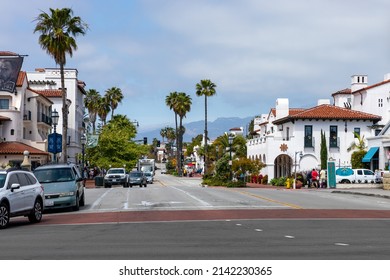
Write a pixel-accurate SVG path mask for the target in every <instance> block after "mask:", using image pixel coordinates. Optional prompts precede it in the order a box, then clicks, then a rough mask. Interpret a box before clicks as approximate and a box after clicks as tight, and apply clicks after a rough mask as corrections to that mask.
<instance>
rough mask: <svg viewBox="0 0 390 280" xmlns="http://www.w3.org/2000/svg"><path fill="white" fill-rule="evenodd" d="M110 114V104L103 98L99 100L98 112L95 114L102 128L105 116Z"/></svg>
mask: <svg viewBox="0 0 390 280" xmlns="http://www.w3.org/2000/svg"><path fill="white" fill-rule="evenodd" d="M109 112H110V104H109V103H108V101H107V97H106V96H103V97H102V98H100V100H99V105H98V110H97V114H98V116H99V118H100V120H101V121H102V125H103V126H104V125H105V124H106V120H107V115H108V113H109Z"/></svg>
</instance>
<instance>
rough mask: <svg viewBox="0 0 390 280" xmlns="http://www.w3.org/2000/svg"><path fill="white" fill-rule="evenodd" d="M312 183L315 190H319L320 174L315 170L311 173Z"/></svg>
mask: <svg viewBox="0 0 390 280" xmlns="http://www.w3.org/2000/svg"><path fill="white" fill-rule="evenodd" d="M311 182H312V184H313V187H314V188H318V187H319V186H318V172H317V170H316V169H315V168H313V170H312V171H311Z"/></svg>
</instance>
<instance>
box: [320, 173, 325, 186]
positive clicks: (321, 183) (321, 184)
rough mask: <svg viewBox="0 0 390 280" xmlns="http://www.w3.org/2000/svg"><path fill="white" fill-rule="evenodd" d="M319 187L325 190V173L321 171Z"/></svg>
mask: <svg viewBox="0 0 390 280" xmlns="http://www.w3.org/2000/svg"><path fill="white" fill-rule="evenodd" d="M320 186H321V188H326V171H325V169H321V171H320Z"/></svg>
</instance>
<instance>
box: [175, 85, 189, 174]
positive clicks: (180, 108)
mask: <svg viewBox="0 0 390 280" xmlns="http://www.w3.org/2000/svg"><path fill="white" fill-rule="evenodd" d="M191 104H192V100H191V97H190V96H189V95H187V94H186V93H184V92H180V93H178V94H177V98H176V102H175V104H174V105H173V110H174V111H175V112H176V114H177V115H178V116H179V133H178V140H179V141H178V145H177V151H178V153H179V157H178V158H179V159H181V158H182V154H183V134H184V127H183V118H184V117H185V116H186V114H187V113H188V112H189V111H190V110H191ZM178 167H179V169H178V172H179V176H181V175H182V172H181V171H182V164H181V160H180V163H179V166H178Z"/></svg>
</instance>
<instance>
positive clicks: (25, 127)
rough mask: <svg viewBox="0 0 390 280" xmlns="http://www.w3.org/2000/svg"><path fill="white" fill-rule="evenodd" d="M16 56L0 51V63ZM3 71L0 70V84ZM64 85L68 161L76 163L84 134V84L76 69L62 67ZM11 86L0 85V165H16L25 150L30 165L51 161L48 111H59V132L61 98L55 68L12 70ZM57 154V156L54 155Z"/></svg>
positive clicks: (60, 128)
mask: <svg viewBox="0 0 390 280" xmlns="http://www.w3.org/2000/svg"><path fill="white" fill-rule="evenodd" d="M18 57H20V56H19V55H18V54H15V53H12V52H1V51H0V62H1V61H5V60H9V59H15V58H18ZM3 72H4V70H3V69H0V83H2V81H1V79H2V77H1V76H2V75H3ZM65 76H66V78H65V85H66V87H67V90H68V99H69V103H68V104H69V105H70V106H69V115H68V116H69V126H68V135H69V141H68V155H69V158H68V161H70V162H77V160H78V156H77V154H80V153H81V145H80V136H81V135H82V133H84V122H83V116H84V94H85V90H84V87H85V84H84V83H83V82H81V81H79V80H78V79H77V70H75V69H66V75H65ZM16 77H17V79H16V80H15V88H14V89H12V90H7V88H5V89H4V88H3V87H1V85H0V167H6V166H9V165H15V164H20V163H21V162H22V161H23V152H24V151H28V152H29V154H30V155H29V157H30V162H31V166H32V168H34V167H35V166H37V165H39V164H44V163H46V162H48V161H51V160H52V154H50V153H48V152H47V150H48V147H47V138H48V135H49V134H50V133H51V132H53V127H52V121H51V112H52V111H53V110H54V109H56V110H57V112H59V114H60V118H59V124H58V126H57V133H62V101H61V90H60V74H59V70H58V69H37V70H36V71H35V72H28V73H26V72H24V71H19V70H18V72H17V73H16ZM58 156H60V155H58Z"/></svg>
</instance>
